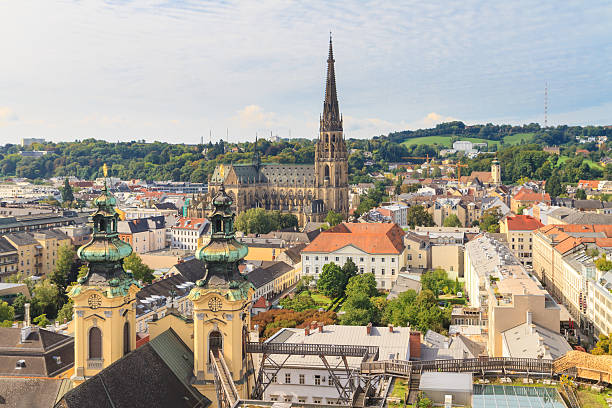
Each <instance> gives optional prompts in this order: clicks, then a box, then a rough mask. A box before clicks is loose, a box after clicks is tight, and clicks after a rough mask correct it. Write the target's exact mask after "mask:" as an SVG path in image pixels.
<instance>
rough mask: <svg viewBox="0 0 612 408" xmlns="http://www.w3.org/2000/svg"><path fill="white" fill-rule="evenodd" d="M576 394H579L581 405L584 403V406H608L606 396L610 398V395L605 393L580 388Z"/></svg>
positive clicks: (595, 407) (592, 407)
mask: <svg viewBox="0 0 612 408" xmlns="http://www.w3.org/2000/svg"><path fill="white" fill-rule="evenodd" d="M576 394H577V395H578V399H579V400H580V405H582V406H583V407H589V408H598V407H601V408H608V403H607V402H606V398H609V396H608V395H607V394H605V393H597V392H594V391H590V390H578V391H576Z"/></svg>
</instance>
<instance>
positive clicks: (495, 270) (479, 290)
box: [465, 233, 566, 358]
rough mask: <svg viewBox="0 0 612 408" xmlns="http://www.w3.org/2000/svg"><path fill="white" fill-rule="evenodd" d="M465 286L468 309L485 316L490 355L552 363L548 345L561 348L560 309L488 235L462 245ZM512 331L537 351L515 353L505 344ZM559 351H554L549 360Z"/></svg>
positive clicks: (529, 348)
mask: <svg viewBox="0 0 612 408" xmlns="http://www.w3.org/2000/svg"><path fill="white" fill-rule="evenodd" d="M465 286H466V292H467V294H468V297H469V302H470V306H472V307H476V308H484V309H486V311H487V316H488V352H489V355H490V356H493V357H502V356H508V357H531V358H537V357H538V356H541V357H540V358H545V357H547V358H551V357H550V353H551V352H552V351H554V350H553V349H547V348H546V346H547V345H551V346H554V349H555V350H559V347H560V346H558V344H559V343H561V344H564V343H563V341H562V339H560V338H559V336H560V335H559V331H560V312H561V308H560V307H559V305H558V304H557V303H556V302H555V301H554V299H553V298H552V297H551V296H550V294H549V293H548V292H547V291H546V290H545V289H544V288H543V287H542V286H541V285H540V283H539V282H538V281H537V280H536V279H535V278H533V277H531V276H530V275H529V274H528V273H527V271H526V270H525V268H524V266H523V265H522V264H521V263H520V261H519V260H518V259H517V258H516V257H515V256H514V255H513V254H512V253H511V252H510V250H509V249H508V248H507V247H506V246H505V245H503V244H501V243H499V242H498V241H496V240H495V239H493V238H492V237H491V236H490V235H489V234H486V233H484V234H482V235H480V236H478V237H477V238H475V239H474V240H472V241H470V242H468V243H467V244H466V245H465ZM514 332H520V333H522V336H525V337H527V336H528V337H529V339H530V340H529V344H532V343H533V344H535V345H537V347H526V348H524V349H521V350H518V349H516V348H515V347H514V346H513V345H512V344H511V343H512V342H511V341H510V340H509V339H512V337H513V334H512V333H514ZM551 333H552V334H551ZM514 337H516V336H514ZM540 343H541V344H540ZM565 348H566V347H562V349H563V350H564V349H565ZM563 350H559V351H555V353H554V355H553V358H554V356H557V355H560V354H563Z"/></svg>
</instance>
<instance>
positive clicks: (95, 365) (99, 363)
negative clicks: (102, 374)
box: [87, 358, 104, 370]
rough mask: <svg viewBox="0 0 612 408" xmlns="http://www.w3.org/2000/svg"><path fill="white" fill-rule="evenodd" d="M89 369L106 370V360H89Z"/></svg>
mask: <svg viewBox="0 0 612 408" xmlns="http://www.w3.org/2000/svg"><path fill="white" fill-rule="evenodd" d="M87 368H88V369H91V370H101V369H102V368H104V359H101V358H92V359H89V360H87Z"/></svg>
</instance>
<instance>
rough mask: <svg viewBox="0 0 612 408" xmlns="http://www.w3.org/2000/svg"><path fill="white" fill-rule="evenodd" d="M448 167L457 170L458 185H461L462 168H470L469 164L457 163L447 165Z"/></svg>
mask: <svg viewBox="0 0 612 408" xmlns="http://www.w3.org/2000/svg"><path fill="white" fill-rule="evenodd" d="M446 166H448V167H454V168H456V169H457V183H459V182H460V181H461V168H462V167H468V165H467V164H461V163H457V164H447V165H446Z"/></svg>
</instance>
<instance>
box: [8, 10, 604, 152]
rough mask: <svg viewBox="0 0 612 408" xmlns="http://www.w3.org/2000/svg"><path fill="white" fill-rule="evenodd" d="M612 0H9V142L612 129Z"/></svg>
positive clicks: (177, 140)
mask: <svg viewBox="0 0 612 408" xmlns="http://www.w3.org/2000/svg"><path fill="white" fill-rule="evenodd" d="M610 21H612V2H610V1H609V0H604V1H598V0H589V1H588V2H587V1H582V2H579V1H547V0H544V1H539V2H536V1H533V0H532V1H523V0H515V1H497V0H496V1H491V0H483V1H479V0H462V1H436V2H430V1H418V2H415V1H412V2H411V1H402V2H400V1H396V0H392V1H346V0H334V1H328V0H308V1H303V2H298V1H272V0H257V1H239V2H235V1H212V0H210V1H208V0H207V1H195V0H194V1H190V0H165V1H164V0H135V1H93V0H83V1H59V0H56V1H49V0H38V1H35V0H33V1H20V0H2V1H0V143H2V144H4V143H18V142H19V141H20V140H21V138H23V137H36V138H44V139H47V140H52V141H56V142H57V141H72V140H82V139H85V138H90V137H93V138H98V139H105V140H108V141H129V140H141V139H144V140H147V141H155V140H161V141H167V142H174V143H197V142H199V141H200V140H201V138H204V141H205V142H207V141H208V140H210V139H212V140H213V141H217V140H219V139H221V138H224V139H226V138H227V139H229V141H231V142H237V141H245V140H254V138H255V135H256V134H258V135H259V136H269V135H270V134H274V135H278V136H280V137H305V138H311V139H312V138H316V137H317V134H318V133H317V132H318V119H319V115H320V113H321V111H322V108H323V97H324V91H325V83H324V82H325V75H326V59H327V52H328V42H329V32H330V31H331V32H332V33H333V41H334V54H335V60H336V81H337V87H338V97H339V103H340V110H341V112H342V113H343V115H344V130H345V135H346V136H347V137H358V138H366V137H372V136H375V135H380V134H387V133H389V132H392V131H399V130H405V129H418V128H427V127H433V126H435V125H436V124H437V123H441V122H445V121H450V120H462V121H464V122H466V123H468V124H474V123H489V122H491V123H496V124H501V123H510V124H522V123H530V122H538V123H541V124H543V122H544V90H545V87H546V84H548V112H549V113H548V123H549V124H552V125H558V124H568V125H588V124H592V125H610V124H612V24H610Z"/></svg>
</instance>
